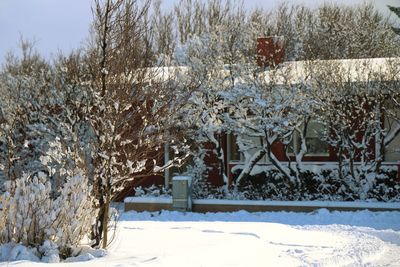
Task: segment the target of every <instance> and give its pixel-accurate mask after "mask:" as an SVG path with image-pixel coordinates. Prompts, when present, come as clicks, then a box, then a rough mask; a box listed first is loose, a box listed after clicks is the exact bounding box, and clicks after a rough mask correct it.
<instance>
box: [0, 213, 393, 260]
mask: <svg viewBox="0 0 400 267" xmlns="http://www.w3.org/2000/svg"><path fill="white" fill-rule="evenodd" d="M2 265H16V266H48V265H49V264H44V263H33V262H26V261H20V262H12V263H2ZM64 265H68V266H96V267H97V266H173V267H177V266H185V267H186V266H245V267H247V266H400V212H369V211H359V212H328V211H327V210H325V209H321V210H319V211H317V212H314V213H288V212H263V213H248V212H243V211H241V212H235V213H209V214H198V213H179V212H167V211H164V212H161V213H158V212H156V213H149V212H143V213H137V212H127V213H124V214H122V216H121V221H120V222H119V224H118V229H117V236H116V238H115V240H114V241H113V243H112V245H111V246H110V248H109V251H108V254H107V255H106V256H105V257H103V258H96V259H93V260H91V261H86V262H78V263H69V264H67V263H64V264H57V266H64Z"/></svg>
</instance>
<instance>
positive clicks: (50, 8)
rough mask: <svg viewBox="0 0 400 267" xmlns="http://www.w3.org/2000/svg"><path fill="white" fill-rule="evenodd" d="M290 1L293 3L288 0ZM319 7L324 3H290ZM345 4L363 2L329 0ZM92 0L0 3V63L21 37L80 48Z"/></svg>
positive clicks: (382, 5) (40, 44)
mask: <svg viewBox="0 0 400 267" xmlns="http://www.w3.org/2000/svg"><path fill="white" fill-rule="evenodd" d="M176 2H177V0H164V1H163V7H164V8H166V9H171V8H172V7H173V5H174V4H175V3H176ZM280 2H282V0H244V4H245V6H246V7H249V8H252V7H256V6H258V7H263V8H265V9H270V8H274V7H276V6H277V5H279V3H280ZM289 2H290V1H289ZM291 2H294V3H305V4H306V5H309V6H317V5H319V4H322V3H324V2H325V1H324V0H297V1H296V0H291ZM329 2H338V3H342V4H343V3H344V4H357V3H363V2H364V0H330V1H329ZM371 2H372V3H373V4H374V5H375V6H376V7H377V8H378V9H379V10H380V11H382V12H386V13H387V14H389V13H390V12H388V9H387V7H386V5H388V4H390V5H394V6H400V0H371ZM91 3H92V0H0V64H1V63H3V62H4V56H5V55H6V53H7V52H10V51H11V52H17V51H18V43H19V40H20V39H21V36H22V37H23V38H24V39H28V40H30V41H33V42H34V44H35V48H36V49H37V50H38V51H39V52H40V53H41V54H43V55H45V56H46V57H47V58H50V57H51V56H52V55H55V54H57V52H58V51H62V52H65V53H68V52H69V51H71V50H72V49H75V48H78V47H79V46H81V45H82V44H83V43H84V42H85V40H86V38H87V36H88V32H89V25H90V21H91V20H92V15H91Z"/></svg>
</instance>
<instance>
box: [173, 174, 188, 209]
mask: <svg viewBox="0 0 400 267" xmlns="http://www.w3.org/2000/svg"><path fill="white" fill-rule="evenodd" d="M191 187H192V178H191V177H190V176H174V177H173V178H172V207H173V209H174V210H179V211H190V210H192V197H191Z"/></svg>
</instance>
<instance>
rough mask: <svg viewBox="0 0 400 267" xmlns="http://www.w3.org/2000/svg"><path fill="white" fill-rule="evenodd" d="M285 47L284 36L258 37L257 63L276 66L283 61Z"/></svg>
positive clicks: (262, 65)
mask: <svg viewBox="0 0 400 267" xmlns="http://www.w3.org/2000/svg"><path fill="white" fill-rule="evenodd" d="M284 56H285V49H284V47H283V36H273V37H272V36H270V37H260V38H257V65H258V66H260V67H275V66H277V65H278V64H280V63H282V62H283V57H284Z"/></svg>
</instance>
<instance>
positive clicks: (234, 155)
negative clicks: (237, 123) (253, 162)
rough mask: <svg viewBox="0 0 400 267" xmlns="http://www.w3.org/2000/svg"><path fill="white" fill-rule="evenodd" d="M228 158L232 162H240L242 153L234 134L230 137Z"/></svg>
mask: <svg viewBox="0 0 400 267" xmlns="http://www.w3.org/2000/svg"><path fill="white" fill-rule="evenodd" d="M228 142H229V144H228V157H229V160H232V161H240V159H241V158H240V151H239V147H238V145H237V143H236V136H235V135H233V134H229V135H228Z"/></svg>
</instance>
